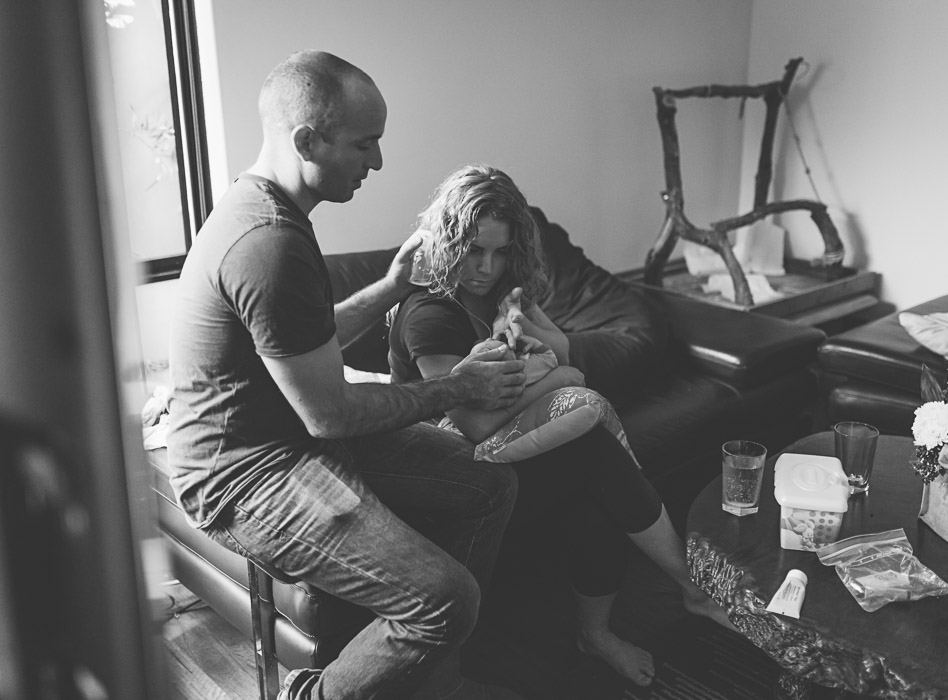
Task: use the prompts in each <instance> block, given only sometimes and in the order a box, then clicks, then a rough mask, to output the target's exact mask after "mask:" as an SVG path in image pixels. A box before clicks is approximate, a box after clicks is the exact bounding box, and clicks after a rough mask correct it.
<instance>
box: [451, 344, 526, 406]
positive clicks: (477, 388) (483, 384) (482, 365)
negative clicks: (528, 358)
mask: <svg viewBox="0 0 948 700" xmlns="http://www.w3.org/2000/svg"><path fill="white" fill-rule="evenodd" d="M487 342H489V341H487ZM510 356H511V350H510V348H509V347H508V346H507V345H506V344H505V343H501V344H498V345H496V347H488V346H486V345H485V343H479V344H478V345H476V346H475V348H474V349H473V350H472V351H471V353H470V354H469V355H468V356H467V357H465V358H464V359H463V360H461V361H460V362H458V363H457V364H456V365H455V366H454V369H452V370H451V375H452V376H455V377H457V378H458V379H460V380H461V381H462V382H463V384H464V386H465V387H466V388H467V390H468V392H469V398H468V399H467V400H466V401H464V402H463V403H462V405H464V406H467V407H468V408H476V409H481V410H485V411H490V410H493V409H495V408H505V407H507V406H510V405H511V404H512V403H514V402H515V401H516V400H517V399H518V398H519V397H520V395H521V394H522V393H523V389H524V386H525V382H526V376H525V375H524V372H523V369H524V362H523V360H516V359H505V358H509V357H510Z"/></svg>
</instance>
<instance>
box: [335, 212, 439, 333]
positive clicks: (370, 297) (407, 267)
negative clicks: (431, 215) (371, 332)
mask: <svg viewBox="0 0 948 700" xmlns="http://www.w3.org/2000/svg"><path fill="white" fill-rule="evenodd" d="M423 240H424V233H423V232H422V231H420V230H419V231H415V232H414V233H413V234H412V235H411V236H409V237H408V240H406V241H405V242H404V243H403V244H402V246H401V248H399V249H398V253H396V254H395V258H394V259H393V260H392V264H391V265H390V266H389V268H388V272H387V273H385V277H383V278H382V279H380V280H378V281H377V282H373V283H372V284H370V285H369V286H367V287H365V288H364V289H361V290H359V291H358V292H356V293H355V294H353V295H352V296H350V297H349V298H348V299H345V300H343V301H341V302H339V303H338V304H336V305H335V307H334V312H335V316H336V337H337V338H338V340H339V345H340V346H341V347H346V346H347V345H349V343H351V342H352V341H354V340H356V339H357V338H358V337H359V336H360V335H362V334H363V333H364V332H365V331H366V330H367V329H368V328H369V327H370V326H371V325H372V324H373V323H374V322H375V321H376V320H378V319H379V318H381V317H382V316H383V315H385V313H386V312H387V311H388V310H389V309H391V308H392V307H393V306H395V304H397V303H398V302H400V301H401V300H402V299H404V298H405V297H407V296H408V295H409V294H410V293H411V292H413V291H414V290H415V289H417V287H415V285H413V284H412V283H411V282H409V281H408V278H409V277H410V276H411V260H412V256H413V255H414V253H415V250H416V249H417V248H418V246H420V245H421V243H422V241H423Z"/></svg>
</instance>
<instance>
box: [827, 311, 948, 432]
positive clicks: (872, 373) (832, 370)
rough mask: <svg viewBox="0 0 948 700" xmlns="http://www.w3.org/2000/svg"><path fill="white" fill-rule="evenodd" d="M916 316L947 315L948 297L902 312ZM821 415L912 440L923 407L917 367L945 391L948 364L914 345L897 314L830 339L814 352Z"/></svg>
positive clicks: (916, 343)
mask: <svg viewBox="0 0 948 700" xmlns="http://www.w3.org/2000/svg"><path fill="white" fill-rule="evenodd" d="M904 310H905V311H910V312H913V313H916V314H919V315H925V314H930V313H935V312H945V311H948V296H943V297H938V298H937V299H932V300H930V301H926V302H925V303H923V304H919V305H918V306H913V307H912V308H909V309H904ZM819 363H820V369H821V371H822V380H823V393H824V395H825V397H826V415H827V419H828V421H829V424H830V425H832V424H833V423H836V422H837V421H841V420H859V421H864V422H866V423H870V424H872V425H874V426H876V427H877V428H879V430H880V431H881V432H882V433H885V434H889V435H906V436H911V435H912V422H913V420H914V419H915V409H916V408H918V406H919V405H921V403H922V397H921V376H922V365H923V364H927V365H928V366H929V367H930V368H931V369H932V371H933V372H934V373H935V376H936V377H937V378H938V381H939V385H940V386H945V376H946V372H948V361H946V360H945V358H944V357H941V356H940V355H938V354H936V353H934V352H932V351H931V350H929V349H927V348H925V347H924V346H922V345H920V344H919V343H918V342H916V341H915V340H914V339H913V338H912V336H910V335H909V334H908V332H907V331H906V330H905V329H904V328H902V326H901V324H900V323H899V312H896V313H892V314H889V315H887V316H884V317H882V318H880V319H878V320H876V321H873V322H871V323H867V324H865V325H863V326H859V327H858V328H853V329H852V330H849V331H846V332H845V333H840V334H839V335H835V336H833V337H831V338H829V339H828V340H827V341H826V342H825V343H823V345H822V346H821V347H820V349H819Z"/></svg>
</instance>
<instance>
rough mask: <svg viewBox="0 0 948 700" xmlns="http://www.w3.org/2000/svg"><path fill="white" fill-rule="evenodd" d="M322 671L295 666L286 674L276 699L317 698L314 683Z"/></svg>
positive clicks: (317, 680) (303, 699) (314, 699)
mask: <svg viewBox="0 0 948 700" xmlns="http://www.w3.org/2000/svg"><path fill="white" fill-rule="evenodd" d="M322 673H323V672H322V671H320V670H319V669H315V668H296V669H293V670H292V671H290V672H289V673H287V674H286V678H284V679H283V688H282V689H281V690H280V693H279V695H277V700H317V698H316V693H315V692H314V691H315V690H316V684H317V683H318V682H319V677H320V676H321V675H322Z"/></svg>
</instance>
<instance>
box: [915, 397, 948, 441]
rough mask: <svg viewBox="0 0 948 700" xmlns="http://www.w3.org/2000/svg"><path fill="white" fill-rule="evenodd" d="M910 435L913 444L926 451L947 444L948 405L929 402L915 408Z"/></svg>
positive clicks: (939, 402) (940, 402) (942, 402)
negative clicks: (913, 438)
mask: <svg viewBox="0 0 948 700" xmlns="http://www.w3.org/2000/svg"><path fill="white" fill-rule="evenodd" d="M912 435H913V436H915V444H916V445H921V446H924V447H925V449H927V450H930V449H932V448H935V447H938V446H939V445H943V444H945V443H948V404H946V403H945V402H944V401H929V402H928V403H925V404H922V405H921V406H919V407H918V408H916V409H915V422H914V423H912Z"/></svg>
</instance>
